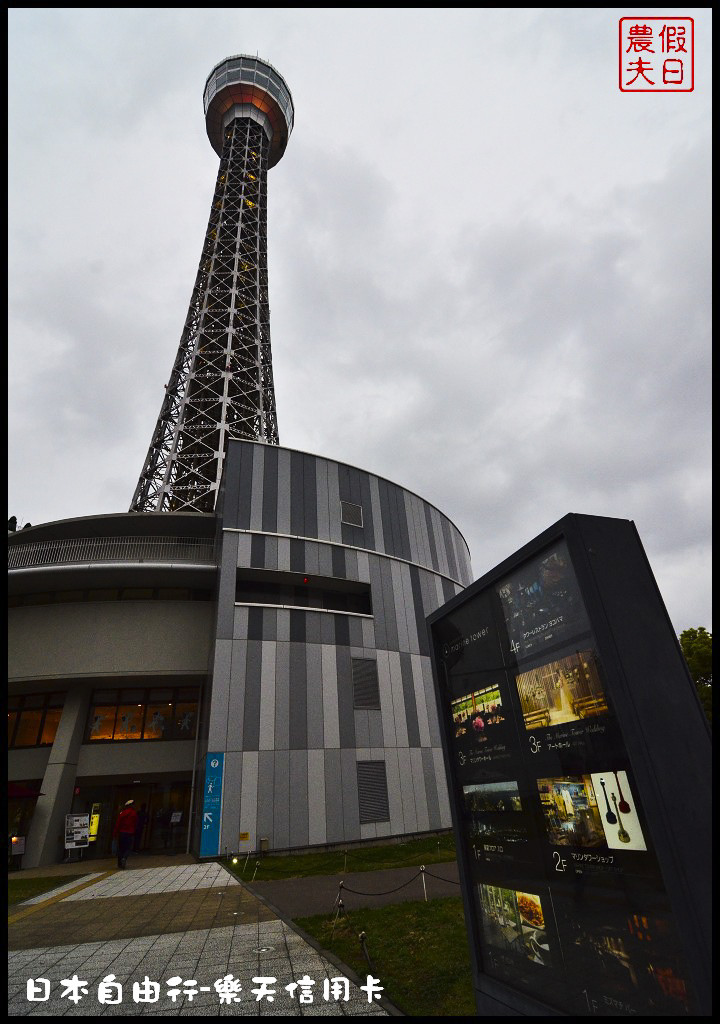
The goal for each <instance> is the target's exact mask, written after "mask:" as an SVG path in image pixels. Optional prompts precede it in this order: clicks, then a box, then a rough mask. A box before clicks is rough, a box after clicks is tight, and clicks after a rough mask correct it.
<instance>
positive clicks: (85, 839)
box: [65, 814, 90, 850]
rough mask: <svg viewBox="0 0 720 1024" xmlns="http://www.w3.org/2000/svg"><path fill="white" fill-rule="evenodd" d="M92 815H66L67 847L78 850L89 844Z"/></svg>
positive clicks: (67, 848)
mask: <svg viewBox="0 0 720 1024" xmlns="http://www.w3.org/2000/svg"><path fill="white" fill-rule="evenodd" d="M89 836H90V815H89V814H66V815H65V849H66V850H78V849H82V848H84V847H86V846H88V845H89V842H90V839H89Z"/></svg>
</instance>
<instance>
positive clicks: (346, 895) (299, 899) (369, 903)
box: [248, 861, 460, 918]
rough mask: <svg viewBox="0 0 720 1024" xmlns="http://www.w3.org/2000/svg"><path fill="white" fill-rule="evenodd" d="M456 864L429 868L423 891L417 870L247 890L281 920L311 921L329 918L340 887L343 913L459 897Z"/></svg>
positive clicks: (261, 885)
mask: <svg viewBox="0 0 720 1024" xmlns="http://www.w3.org/2000/svg"><path fill="white" fill-rule="evenodd" d="M458 878H459V875H458V866H457V861H448V862H446V863H444V864H431V865H429V866H428V867H427V869H426V872H425V889H424V888H423V883H422V877H419V868H389V869H387V870H385V871H354V872H349V873H348V874H345V875H335V876H333V875H322V876H315V877H312V878H288V879H283V880H282V881H277V882H254V883H253V884H252V885H249V886H248V888H249V889H250V891H251V892H255V893H257V894H258V896H260V897H261V898H262V899H264V900H266V901H267V902H268V903H269V904H270V905H271V906H272V907H273V908H274V909H276V910H278V911H279V913H280V914H281V915H282V916H283V917H289V918H296V917H312V916H313V915H314V914H330V913H332V911H333V908H334V906H335V900H336V899H337V896H338V893H339V891H340V889H339V886H340V882H341V881H342V882H343V883H344V885H343V889H342V899H343V902H344V904H345V909H346V910H353V909H357V908H359V907H386V906H388V905H389V904H391V903H405V902H408V901H410V900H422V899H424V898H425V891H426V890H427V898H428V899H429V900H434V899H439V898H440V897H442V896H460V885H459V884H458Z"/></svg>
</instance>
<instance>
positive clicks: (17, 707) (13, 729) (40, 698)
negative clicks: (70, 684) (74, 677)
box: [8, 693, 65, 749]
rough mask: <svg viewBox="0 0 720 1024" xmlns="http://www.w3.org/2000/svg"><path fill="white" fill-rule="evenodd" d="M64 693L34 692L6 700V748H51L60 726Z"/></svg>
mask: <svg viewBox="0 0 720 1024" xmlns="http://www.w3.org/2000/svg"><path fill="white" fill-rule="evenodd" d="M64 701H65V694H64V693H33V694H25V695H24V696H22V697H10V698H9V700H8V747H10V748H15V749H17V748H20V747H51V746H52V745H53V743H54V742H55V733H56V732H57V727H58V725H59V723H60V717H61V715H62V709H63V703H64Z"/></svg>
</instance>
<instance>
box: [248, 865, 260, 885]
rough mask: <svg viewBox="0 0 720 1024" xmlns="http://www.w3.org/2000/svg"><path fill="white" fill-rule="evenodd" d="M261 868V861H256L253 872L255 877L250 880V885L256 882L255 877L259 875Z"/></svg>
mask: <svg viewBox="0 0 720 1024" xmlns="http://www.w3.org/2000/svg"><path fill="white" fill-rule="evenodd" d="M259 867H260V861H259V860H256V861H255V870H254V871H253V876H252V878H251V879H250V884H251V885H252V883H253V882H254V881H255V875H256V874H257V869H258V868H259Z"/></svg>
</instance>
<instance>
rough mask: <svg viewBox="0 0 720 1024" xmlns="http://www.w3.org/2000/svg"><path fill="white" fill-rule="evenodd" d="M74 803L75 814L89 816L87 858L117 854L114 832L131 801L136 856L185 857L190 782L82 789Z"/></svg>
mask: <svg viewBox="0 0 720 1024" xmlns="http://www.w3.org/2000/svg"><path fill="white" fill-rule="evenodd" d="M78 788H79V789H80V792H79V793H78V792H76V794H75V798H74V800H73V808H72V811H73V814H89V815H90V845H89V847H88V848H87V850H86V851H85V853H84V857H87V858H104V857H111V856H113V854H114V850H115V847H114V844H113V836H112V833H113V829H114V827H115V822H116V821H117V819H118V815H119V813H120V811H121V810H122V809H123V807H124V806H125V804H126V803H127V801H128V800H132V801H133V806H134V808H135V810H136V811H137V814H138V829H137V832H136V833H135V843H134V846H133V852H134V853H167V854H173V853H184V852H185V850H186V848H187V834H188V832H187V830H188V820H189V814H190V782H189V781H172V782H150V783H140V784H138V783H133V784H130V783H125V784H122V783H120V784H115V785H103V786H88V785H86V786H80V787H78Z"/></svg>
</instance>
